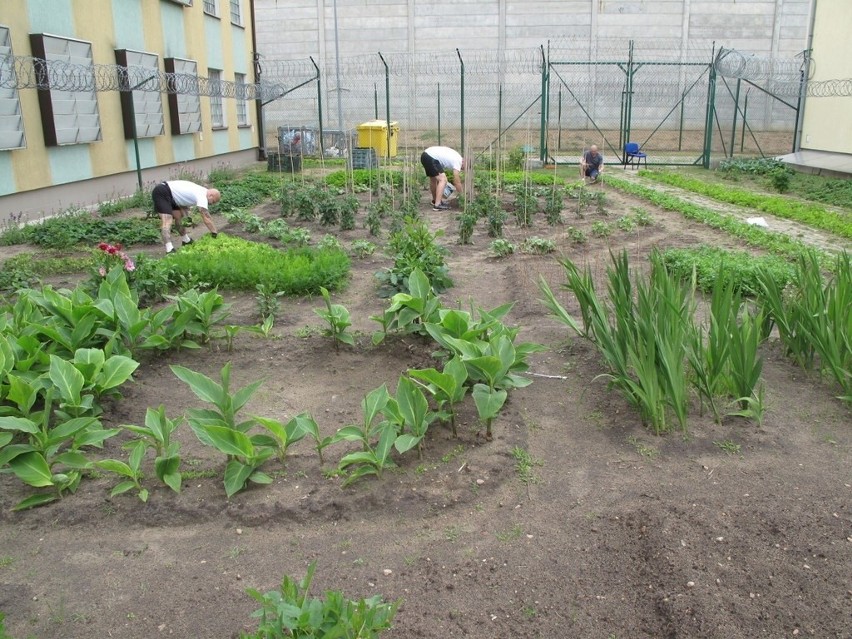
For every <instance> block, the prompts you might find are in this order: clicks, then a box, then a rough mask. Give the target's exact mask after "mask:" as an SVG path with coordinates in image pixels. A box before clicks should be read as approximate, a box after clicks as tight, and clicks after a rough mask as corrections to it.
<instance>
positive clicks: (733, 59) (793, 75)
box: [713, 48, 852, 98]
mask: <svg viewBox="0 0 852 639" xmlns="http://www.w3.org/2000/svg"><path fill="white" fill-rule="evenodd" d="M806 64H807V67H808V68H807V70H806V69H805V65H806ZM713 66H714V67H715V69H716V73H718V74H719V75H721V76H723V77H726V78H734V79H739V80H746V81H748V82H753V83H755V84H757V83H764V85H763V88H765V89H766V90H767V91H770V92H772V93H774V94H775V95H778V96H783V97H789V98H795V97H798V95H799V91H802V90H803V89H804V94H805V95H807V96H808V97H811V98H833V97H850V96H852V78H834V79H829V80H812V79H811V78H812V77H813V75H814V64H813V60H812V59H811V58H810V57H807V56H805V55H804V54H800V55H797V56H795V57H793V58H773V57H769V56H758V55H754V54H749V53H743V52H741V51H737V50H735V49H725V48H722V49H719V54H718V55H717V56H716V60H715V61H714V62H713ZM803 73H804V75H805V76H806V77H805V78H803V77H802V74H803ZM803 79H804V81H805V86H804V87H802V86H801V84H802V80H803Z"/></svg>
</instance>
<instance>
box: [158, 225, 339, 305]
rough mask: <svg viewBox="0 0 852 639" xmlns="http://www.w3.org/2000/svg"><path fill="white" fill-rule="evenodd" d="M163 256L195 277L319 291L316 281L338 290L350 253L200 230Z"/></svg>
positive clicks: (237, 285)
mask: <svg viewBox="0 0 852 639" xmlns="http://www.w3.org/2000/svg"><path fill="white" fill-rule="evenodd" d="M165 259H166V260H167V261H168V262H169V263H170V265H172V266H174V267H175V268H177V269H179V270H180V271H181V272H183V273H186V274H187V275H189V276H191V277H193V278H195V280H196V281H201V282H207V283H209V284H210V285H213V286H219V287H221V288H225V289H232V290H251V291H253V290H256V287H257V285H258V284H263V285H265V286H266V287H268V288H269V290H274V291H281V292H283V293H284V294H285V295H318V294H319V292H320V287H325V288H327V289H329V290H339V289H340V288H342V287H343V285H344V284H345V282H346V279H347V278H348V276H349V257H348V256H347V255H346V253H345V252H344V251H342V250H337V249H313V248H309V247H305V248H296V249H289V250H286V251H279V250H278V249H275V248H273V247H271V246H269V245H268V244H261V243H258V242H250V241H248V240H244V239H241V238H236V237H229V236H227V235H224V234H221V233H220V234H219V237H218V238H212V237H209V236H204V237H202V238H200V239H198V240H196V241H195V242H193V243H192V244H191V245H189V246H188V247H186V248H182V249H181V250H180V251H177V252H176V253H173V254H172V255H169V256H168V257H166V258H165Z"/></svg>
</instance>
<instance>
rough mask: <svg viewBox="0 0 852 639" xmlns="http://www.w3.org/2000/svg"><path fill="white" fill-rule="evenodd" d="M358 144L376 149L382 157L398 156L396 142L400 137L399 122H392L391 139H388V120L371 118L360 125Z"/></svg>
mask: <svg viewBox="0 0 852 639" xmlns="http://www.w3.org/2000/svg"><path fill="white" fill-rule="evenodd" d="M357 128H358V146H359V147H361V148H369V149H375V151H376V155H378V156H379V157H380V158H384V157H392V158H394V157H396V150H397V147H396V143H397V139H398V138H399V124H398V123H396V122H391V123H390V140H388V122H387V120H370V121H369V122H364V123H363V124H359V125H358V127H357Z"/></svg>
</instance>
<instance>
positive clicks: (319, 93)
mask: <svg viewBox="0 0 852 639" xmlns="http://www.w3.org/2000/svg"><path fill="white" fill-rule="evenodd" d="M309 57H310V56H309ZM311 64H313V65H314V69H316V71H317V115H318V116H319V150H320V157H323V156H324V155H325V150H324V149H323V148H322V86H321V85H322V83H321V82H320V70H319V66H317V63H316V62H314V59H313V57H311Z"/></svg>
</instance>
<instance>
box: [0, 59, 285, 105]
mask: <svg viewBox="0 0 852 639" xmlns="http://www.w3.org/2000/svg"><path fill="white" fill-rule="evenodd" d="M0 87H2V88H5V89H41V90H55V91H98V92H102V91H130V90H134V91H153V92H158V93H179V94H184V95H199V96H217V97H223V98H239V99H243V100H272V99H275V98H278V97H281V96H282V95H284V94H286V93H287V91H288V88H287V86H286V85H284V84H283V83H281V82H263V83H261V84H246V83H237V82H231V81H228V80H211V79H210V78H206V77H202V76H198V75H193V74H189V73H166V72H164V71H159V70H157V69H151V68H147V67H139V66H127V67H124V66H122V65H119V64H91V65H86V64H79V63H74V62H67V61H64V60H44V59H43V58H35V57H31V56H11V55H6V56H3V57H0Z"/></svg>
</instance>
